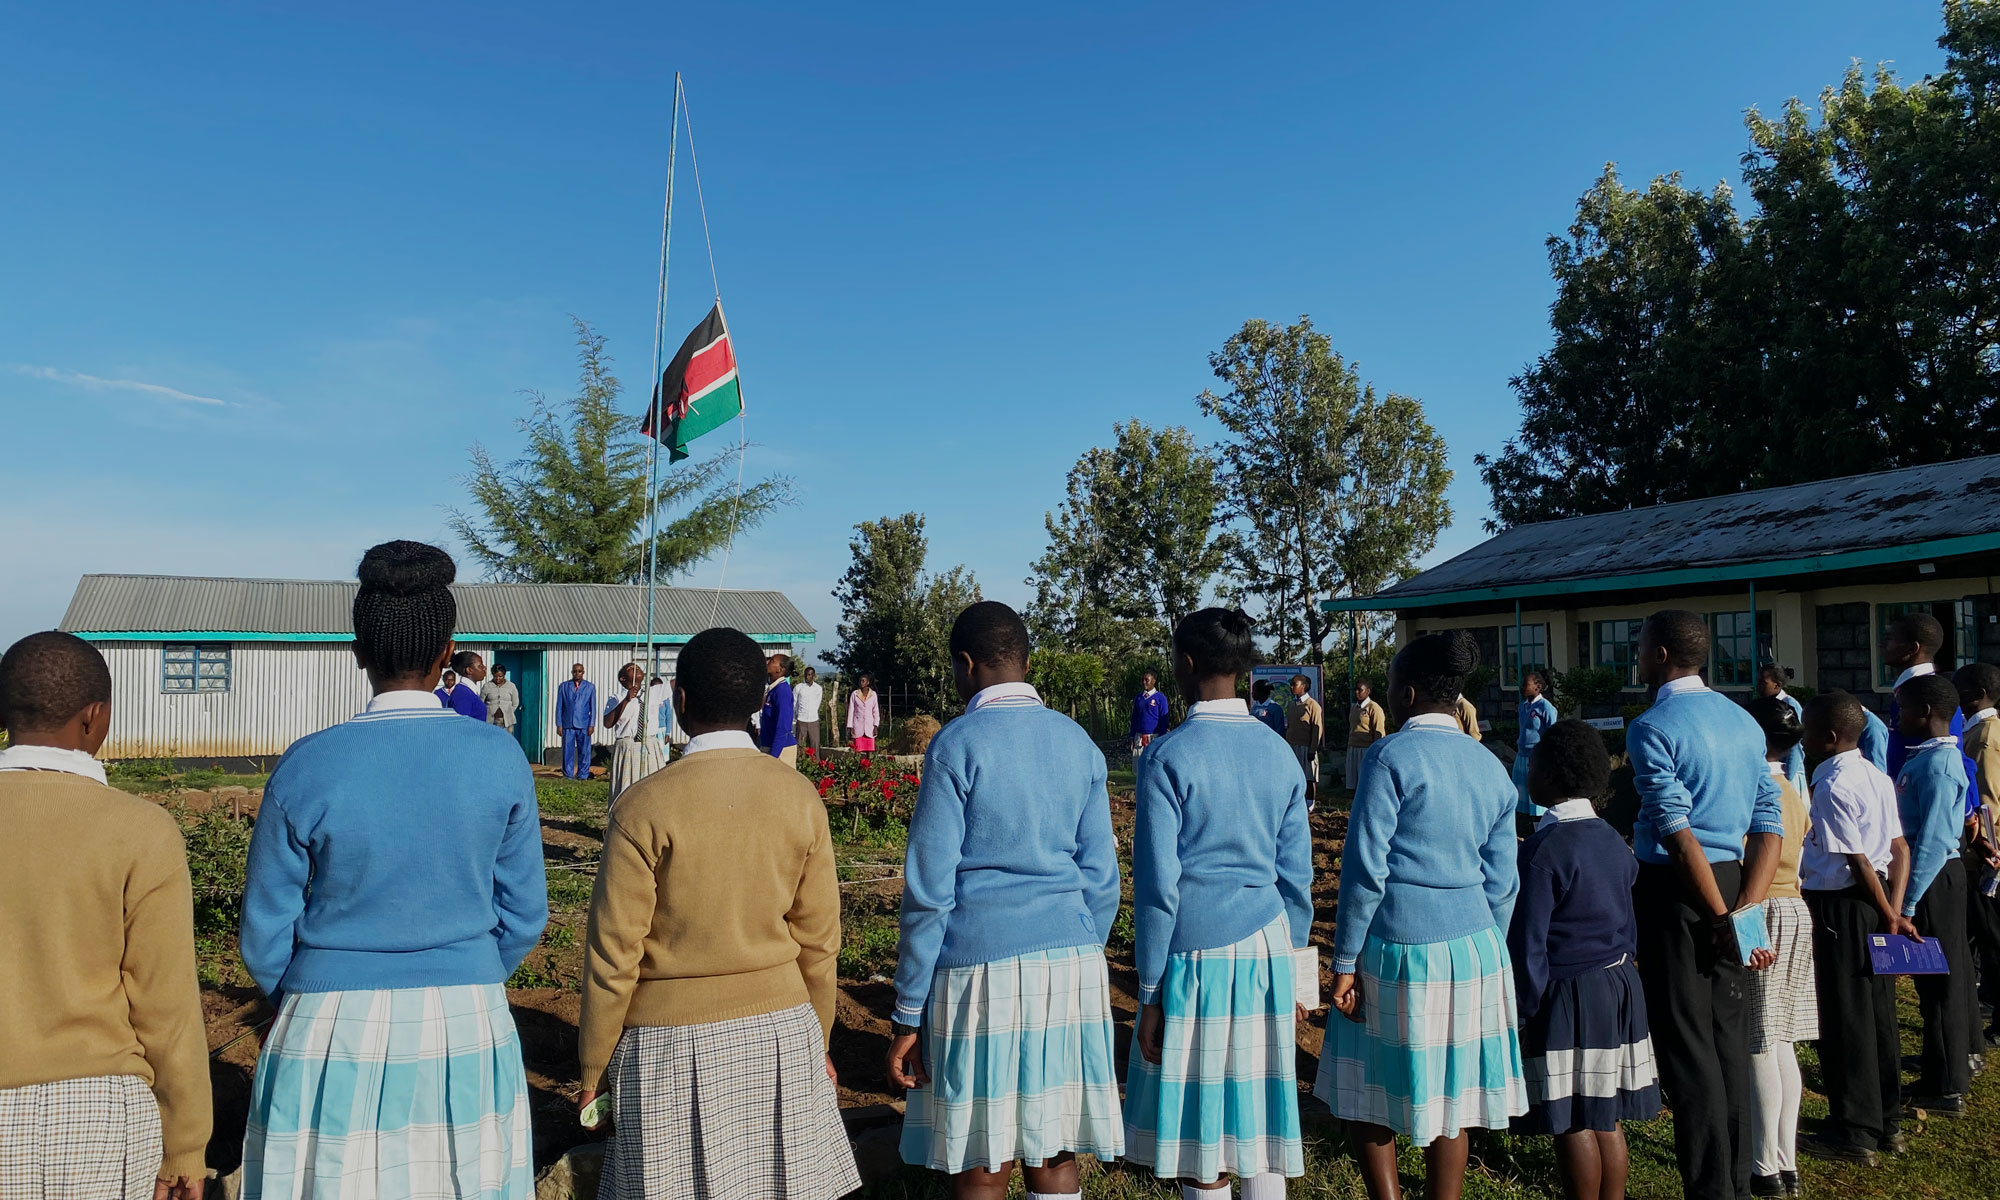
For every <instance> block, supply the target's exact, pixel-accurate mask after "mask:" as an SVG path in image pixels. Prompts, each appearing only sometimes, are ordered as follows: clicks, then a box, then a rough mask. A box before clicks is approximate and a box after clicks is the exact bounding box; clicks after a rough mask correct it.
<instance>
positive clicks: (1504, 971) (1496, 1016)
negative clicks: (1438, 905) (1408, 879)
mask: <svg viewBox="0 0 2000 1200" xmlns="http://www.w3.org/2000/svg"><path fill="white" fill-rule="evenodd" d="M1355 974H1356V976H1357V978H1356V981H1355V982H1356V984H1357V985H1358V986H1359V987H1360V989H1361V1014H1360V1017H1361V1019H1360V1020H1359V1021H1352V1020H1349V1019H1348V1018H1346V1017H1344V1016H1342V1015H1340V1013H1338V1012H1335V1013H1333V1014H1332V1015H1331V1016H1329V1017H1328V1018H1327V1022H1326V1042H1325V1046H1324V1048H1323V1049H1322V1050H1321V1051H1320V1059H1319V1078H1318V1080H1317V1081H1316V1082H1315V1083H1314V1085H1313V1094H1314V1095H1316V1096H1318V1097H1319V1098H1320V1099H1321V1100H1324V1101H1325V1102H1326V1104H1327V1107H1329V1108H1331V1109H1332V1110H1333V1115H1335V1116H1337V1117H1341V1118H1344V1119H1346V1120H1350V1121H1365V1122H1368V1123H1369V1124H1373V1125H1382V1126H1385V1127H1387V1128H1388V1129H1390V1130H1392V1131H1394V1132H1395V1133H1399V1134H1401V1135H1403V1136H1405V1137H1407V1138H1409V1139H1410V1140H1412V1141H1413V1142H1415V1143H1416V1144H1418V1145H1420V1146H1423V1145H1429V1144H1430V1143H1431V1142H1432V1141H1435V1140H1436V1139H1438V1138H1441V1137H1456V1136H1457V1135H1458V1133H1459V1131H1460V1130H1463V1129H1505V1128H1507V1126H1508V1125H1509V1123H1510V1122H1511V1121H1512V1120H1513V1119H1514V1118H1515V1117H1518V1116H1520V1115H1521V1114H1523V1113H1525V1112H1527V1111H1528V1089H1527V1084H1526V1081H1525V1079H1524V1077H1523V1073H1522V1064H1521V1038H1520V1033H1519V1031H1518V1030H1517V1029H1516V1028H1515V1026H1516V1024H1517V1023H1518V1020H1519V1015H1518V1009H1517V1006H1516V1004H1515V999H1514V968H1513V963H1512V962H1511V961H1510V960H1509V958H1508V955H1507V943H1506V942H1504V941H1502V940H1501V937H1500V933H1499V931H1498V930H1496V929H1493V928H1490V927H1489V928H1486V929H1482V930H1480V931H1479V932H1477V933H1472V934H1467V935H1466V936H1464V937H1459V938H1453V939H1451V940H1450V941H1444V942H1430V943H1426V944H1422V945H1407V944H1404V943H1400V942H1389V941H1384V940H1382V939H1381V938H1379V937H1376V936H1375V935H1373V934H1370V935H1369V937H1368V940H1367V942H1366V943H1365V944H1364V945H1363V946H1362V950H1361V957H1360V960H1359V961H1358V962H1357V964H1356V971H1355Z"/></svg>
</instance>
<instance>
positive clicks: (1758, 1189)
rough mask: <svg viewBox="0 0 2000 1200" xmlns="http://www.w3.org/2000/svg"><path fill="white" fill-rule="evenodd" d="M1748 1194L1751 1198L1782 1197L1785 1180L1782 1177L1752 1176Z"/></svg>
mask: <svg viewBox="0 0 2000 1200" xmlns="http://www.w3.org/2000/svg"><path fill="white" fill-rule="evenodd" d="M1750 1194H1751V1195H1753V1196H1782V1195H1784V1194H1785V1179H1784V1176H1782V1175H1752V1176H1751V1177H1750Z"/></svg>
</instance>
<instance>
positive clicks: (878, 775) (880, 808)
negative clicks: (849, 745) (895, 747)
mask: <svg viewBox="0 0 2000 1200" xmlns="http://www.w3.org/2000/svg"><path fill="white" fill-rule="evenodd" d="M911 720H913V721H915V720H929V718H927V717H913V718H911ZM798 767H799V774H801V775H803V776H805V777H806V778H807V779H808V780H810V781H812V784H813V786H814V787H816V788H818V789H819V798H820V799H821V800H824V801H825V802H826V804H827V807H828V808H830V809H832V808H841V809H846V810H847V812H848V814H849V821H848V825H849V826H850V829H849V832H850V833H859V831H860V826H861V824H862V823H863V822H864V821H865V822H867V823H869V824H870V825H873V826H887V825H891V824H898V823H905V824H906V823H908V821H909V819H910V814H911V813H912V812H913V811H915V809H916V804H917V789H918V787H920V786H921V785H922V784H923V777H922V776H921V775H919V774H917V773H916V772H914V771H911V770H909V769H908V768H906V767H903V766H901V765H899V764H897V763H895V762H892V761H891V760H890V759H888V758H887V757H886V756H882V755H875V756H870V757H863V756H862V755H859V754H815V753H813V752H812V751H811V750H809V749H807V750H801V751H799V763H798ZM835 824H836V826H837V825H838V822H835Z"/></svg>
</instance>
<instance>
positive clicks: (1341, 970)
mask: <svg viewBox="0 0 2000 1200" xmlns="http://www.w3.org/2000/svg"><path fill="white" fill-rule="evenodd" d="M1358 961H1360V956H1359V955H1356V956H1355V957H1354V958H1336V959H1334V960H1333V973H1334V974H1335V975H1352V974H1354V964H1355V963H1356V962H1358Z"/></svg>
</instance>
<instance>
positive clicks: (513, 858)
mask: <svg viewBox="0 0 2000 1200" xmlns="http://www.w3.org/2000/svg"><path fill="white" fill-rule="evenodd" d="M506 754H507V757H508V758H510V759H512V760H513V761H512V762H511V763H510V764H508V767H507V773H508V774H509V775H510V776H512V779H511V780H510V782H511V783H512V785H513V786H512V789H511V790H512V791H513V793H514V806H513V808H512V810H511V811H509V812H508V814H507V832H506V833H505V834H504V835H502V837H501V839H500V857H499V860H498V861H497V862H496V863H495V864H494V871H493V912H494V915H495V916H496V917H498V918H499V924H498V925H497V926H496V927H495V929H494V931H493V932H494V938H495V941H496V948H497V949H498V950H499V952H500V964H501V966H502V967H503V968H505V970H506V972H507V973H508V974H509V975H512V974H513V973H514V968H516V967H518V966H520V965H521V960H522V959H524V958H526V957H528V951H530V950H533V949H534V948H535V946H536V944H537V943H539V942H540V941H541V940H542V930H543V928H544V927H546V926H547V925H548V923H549V876H548V870H547V868H546V867H544V866H543V865H542V813H541V807H540V805H539V804H538V803H537V802H536V800H535V776H534V772H533V771H532V770H530V769H529V767H528V761H527V760H526V759H524V758H522V757H521V756H520V755H519V754H518V753H516V752H514V751H512V750H508V751H506Z"/></svg>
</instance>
